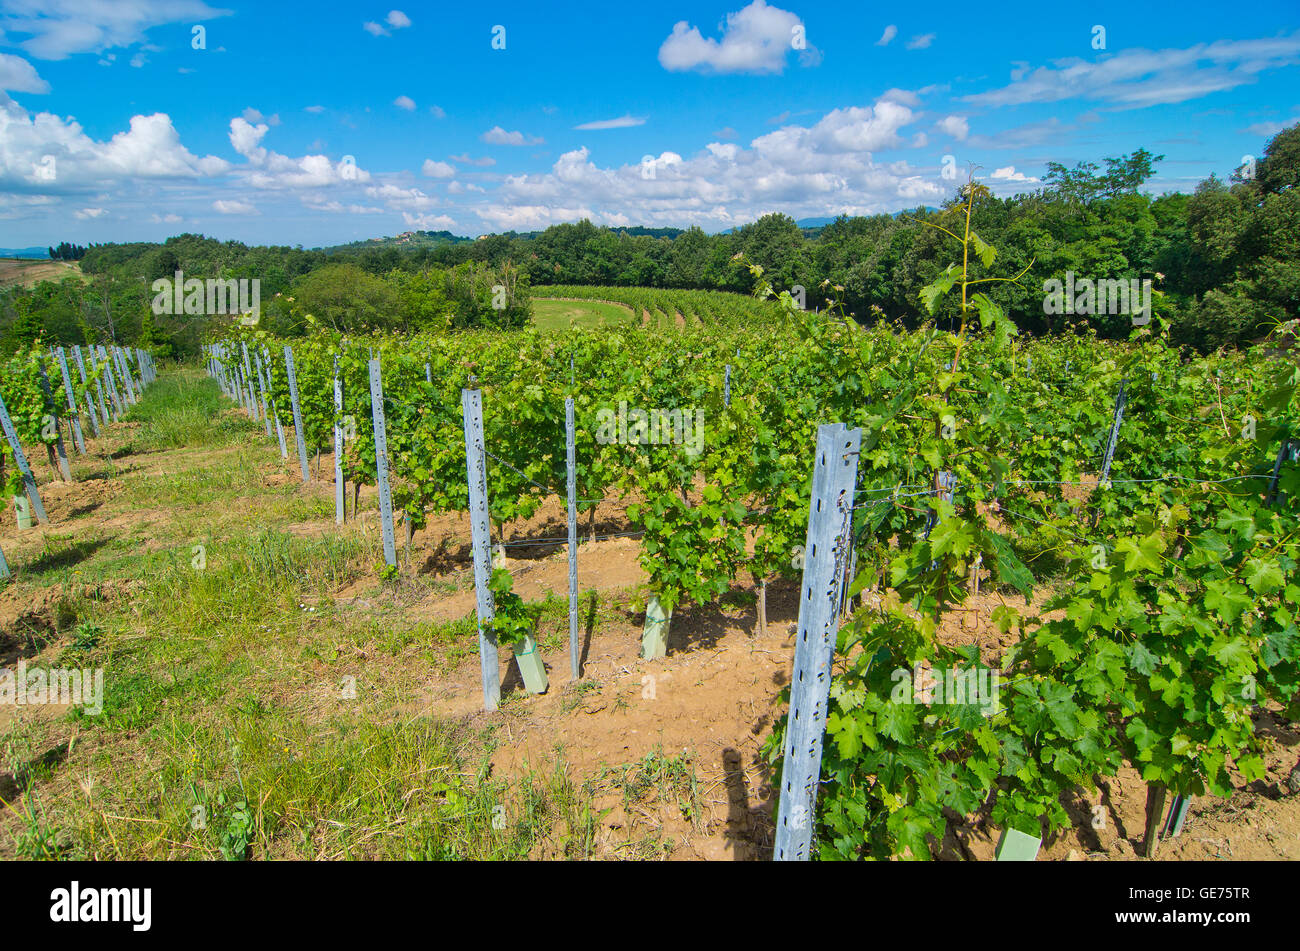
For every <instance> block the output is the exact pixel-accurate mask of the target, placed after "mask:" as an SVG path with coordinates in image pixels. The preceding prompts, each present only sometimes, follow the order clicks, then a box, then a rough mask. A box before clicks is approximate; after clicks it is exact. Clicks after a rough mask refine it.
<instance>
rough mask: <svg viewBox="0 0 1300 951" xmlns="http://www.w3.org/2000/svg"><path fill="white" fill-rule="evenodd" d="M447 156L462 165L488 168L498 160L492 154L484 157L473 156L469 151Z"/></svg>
mask: <svg viewBox="0 0 1300 951" xmlns="http://www.w3.org/2000/svg"><path fill="white" fill-rule="evenodd" d="M447 157H448V158H449V159H451V160H452V161H453V162H458V163H460V164H461V165H477V166H478V167H480V168H486V167H487V166H489V165H495V164H496V163H497V160H496V159H494V158H493V157H492V156H490V155H484V156H483V157H482V158H473V157H471V156H470V154H469V153H468V152H466V153H464V154H463V155H449V156H447Z"/></svg>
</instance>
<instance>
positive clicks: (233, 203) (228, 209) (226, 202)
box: [212, 198, 259, 215]
mask: <svg viewBox="0 0 1300 951" xmlns="http://www.w3.org/2000/svg"><path fill="white" fill-rule="evenodd" d="M212 207H213V208H215V209H216V210H217V211H219V212H220V213H221V214H223V215H256V214H259V212H258V210H257V207H256V206H255V205H253V203H252V202H247V201H238V200H232V199H225V198H218V199H217V200H216V201H214V202H213V203H212Z"/></svg>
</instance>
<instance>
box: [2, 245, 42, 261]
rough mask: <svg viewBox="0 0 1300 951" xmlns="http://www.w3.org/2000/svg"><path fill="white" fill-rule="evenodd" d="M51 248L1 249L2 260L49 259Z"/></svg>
mask: <svg viewBox="0 0 1300 951" xmlns="http://www.w3.org/2000/svg"><path fill="white" fill-rule="evenodd" d="M49 256H50V249H49V248H0V258H39V259H42V260H45V259H48V258H49Z"/></svg>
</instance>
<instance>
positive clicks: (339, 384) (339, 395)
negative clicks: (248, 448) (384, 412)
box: [267, 357, 345, 525]
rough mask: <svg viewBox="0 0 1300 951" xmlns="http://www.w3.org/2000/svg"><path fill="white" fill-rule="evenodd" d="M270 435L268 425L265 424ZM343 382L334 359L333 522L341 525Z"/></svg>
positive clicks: (337, 359) (342, 514) (342, 512)
mask: <svg viewBox="0 0 1300 951" xmlns="http://www.w3.org/2000/svg"><path fill="white" fill-rule="evenodd" d="M267 426H268V429H267V433H268V435H269V434H270V429H269V427H270V423H267ZM344 514H345V513H344V511H343V381H342V380H340V379H339V358H338V357H335V358H334V521H335V523H336V524H339V525H342V524H343V517H344Z"/></svg>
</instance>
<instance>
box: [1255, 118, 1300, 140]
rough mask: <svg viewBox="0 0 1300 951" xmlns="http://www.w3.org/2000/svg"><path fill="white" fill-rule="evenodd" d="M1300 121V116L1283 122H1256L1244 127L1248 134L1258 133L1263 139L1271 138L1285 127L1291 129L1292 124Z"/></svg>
mask: <svg viewBox="0 0 1300 951" xmlns="http://www.w3.org/2000/svg"><path fill="white" fill-rule="evenodd" d="M1297 122H1300V116H1297V117H1295V118H1292V119H1285V120H1283V121H1281V122H1256V123H1253V124H1252V125H1248V126H1246V128H1244V129H1242V130H1241V131H1242V132H1245V133H1246V134H1247V135H1257V136H1259V137H1260V138H1262V139H1271V138H1273V136H1275V135H1277V134H1278V133H1279V132H1281V131H1282V130H1283V129H1289V128H1291V126H1293V125H1295V124H1296V123H1297Z"/></svg>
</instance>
